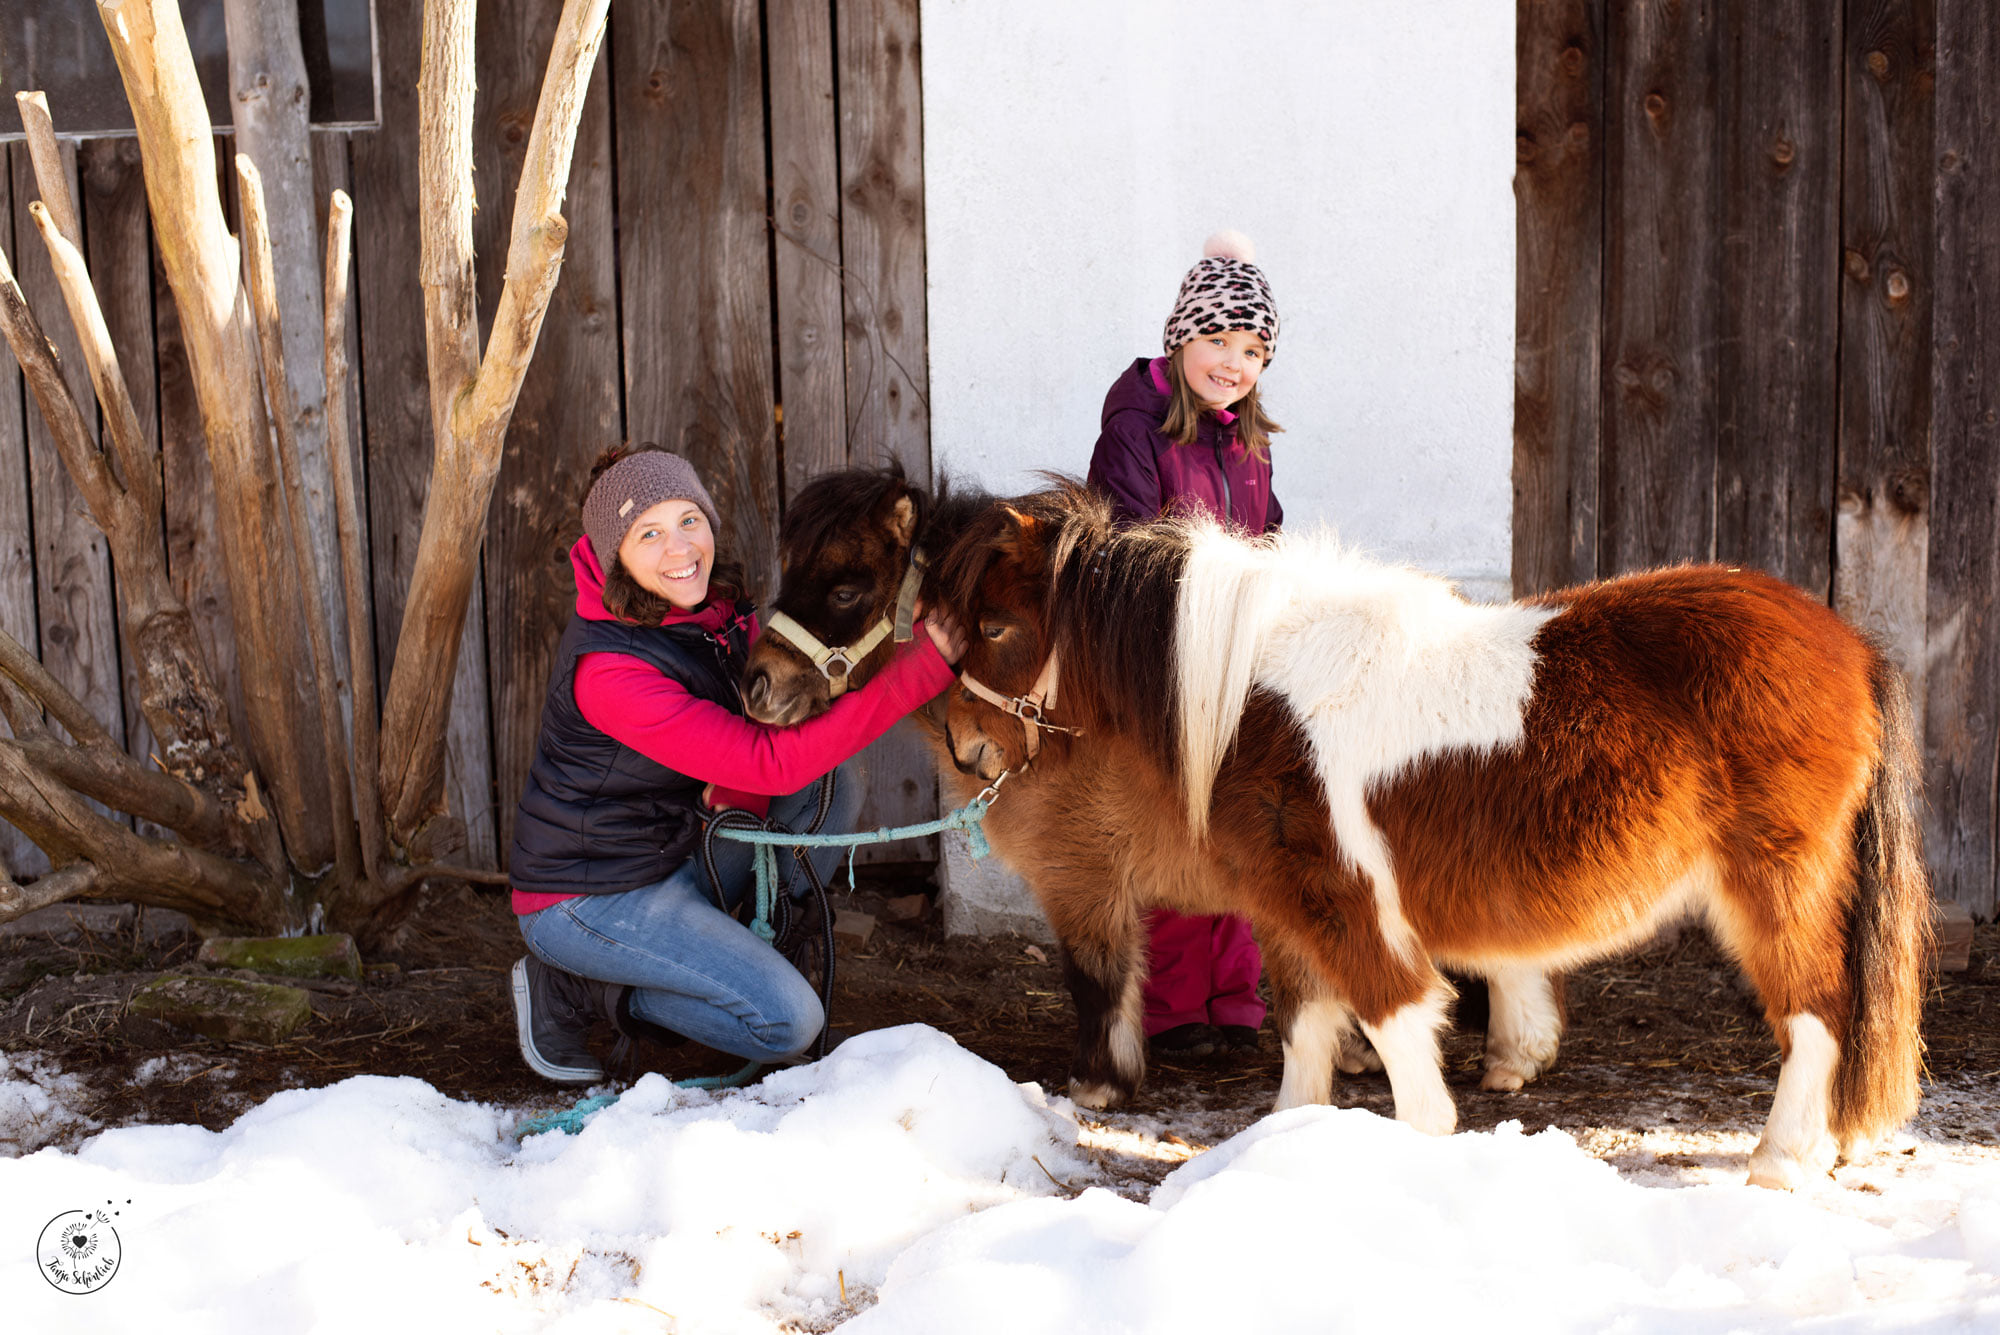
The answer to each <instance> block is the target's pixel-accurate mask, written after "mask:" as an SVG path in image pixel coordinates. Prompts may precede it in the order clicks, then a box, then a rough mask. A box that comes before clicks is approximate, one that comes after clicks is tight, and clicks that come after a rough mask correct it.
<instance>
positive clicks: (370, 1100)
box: [0, 1026, 2000, 1335]
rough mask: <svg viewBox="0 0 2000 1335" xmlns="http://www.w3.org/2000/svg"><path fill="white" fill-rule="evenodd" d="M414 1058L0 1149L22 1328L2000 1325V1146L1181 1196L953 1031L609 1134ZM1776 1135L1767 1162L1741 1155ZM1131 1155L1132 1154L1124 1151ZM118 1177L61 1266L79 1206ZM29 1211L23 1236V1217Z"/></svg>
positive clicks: (1355, 1170) (1412, 1157)
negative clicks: (1112, 1155) (1774, 1177)
mask: <svg viewBox="0 0 2000 1335" xmlns="http://www.w3.org/2000/svg"><path fill="white" fill-rule="evenodd" d="M516 1117H517V1114H516V1113H514V1112H511V1111H508V1110H505V1109H500V1108H495V1107H491V1106H485V1105H478V1104H467V1103H459V1102H455V1101H453V1100H450V1099H447V1098H445V1097H443V1096H442V1095H440V1094H438V1093H437V1092H436V1091H435V1090H433V1089H431V1088H430V1087H429V1086H428V1085H426V1084H424V1083H422V1082H421V1081H417V1080H410V1079H386V1078H381V1077H361V1078H357V1079H353V1080H348V1081H345V1082H343V1083H341V1084H339V1085H335V1086H333V1087H331V1088H328V1089H322V1090H316V1091H295V1092H290V1093H285V1094H280V1095H277V1096H275V1097H273V1098H271V1099H270V1100H268V1101H267V1102H266V1103H265V1104H264V1105H262V1106H261V1107H259V1108H257V1109H255V1110H254V1111H252V1112H250V1113H248V1114H246V1115H245V1116H243V1117H242V1118H241V1119H239V1120H238V1121H237V1122H236V1123H235V1124H234V1125H233V1126H231V1127H230V1128H229V1129H227V1130H226V1131H222V1132H209V1131H205V1130H202V1129H200V1128H197V1127H186V1126H178V1127H128V1128H124V1129H120V1130H114V1131H107V1132H104V1133H103V1134H100V1135H98V1136H97V1137H96V1138H95V1139H93V1140H91V1141H90V1142H88V1143H87V1144H86V1145H85V1146H84V1147H83V1148H82V1149H81V1150H80V1151H79V1152H78V1153H76V1154H74V1155H68V1154H63V1153H60V1152H58V1151H56V1150H53V1149H51V1150H45V1151H43V1152H41V1153H39V1154H34V1155H31V1156H29V1157H27V1158H23V1159H17V1160H0V1292H5V1293H6V1294H7V1295H8V1298H9V1309H8V1318H9V1323H10V1327H11V1326H19V1328H21V1329H24V1330H25V1329H63V1330H71V1331H93V1330H102V1331H127V1330H132V1329H146V1330H148V1331H200V1332H223V1333H225V1335H228V1333H233V1332H244V1333H245V1335H249V1333H250V1332H261V1331H265V1330H284V1331H326V1332H351V1331H357V1330H359V1331H367V1330H395V1331H399V1330H414V1329H439V1330H461V1329H466V1330H471V1329H477V1330H500V1331H561V1332H565V1333H569V1332H598V1331H617V1330H644V1331H658V1330H673V1331H680V1332H722V1333H725V1335H735V1333H737V1332H760V1333H765V1332H774V1331H778V1330H827V1329H831V1328H833V1327H834V1326H837V1325H841V1324H842V1323H843V1322H844V1323H846V1328H847V1329H851V1330H852V1331H854V1332H856V1335H885V1333H887V1335H904V1333H906V1332H907V1333H909V1335H918V1333H921V1335H933V1333H934V1332H937V1331H944V1330H948V1331H952V1332H955V1333H956V1332H982V1331H991V1332H996V1335H997V1333H998V1332H1006V1335H1034V1333H1035V1332H1043V1331H1047V1332H1070V1331H1077V1330H1093V1331H1104V1332H1133V1333H1134V1335H1137V1333H1139V1332H1146V1333H1148V1335H1150V1333H1151V1332H1165V1333H1169V1335H1171V1333H1172V1332H1181V1331H1187V1332H1196V1331H1200V1332H1209V1331H1215V1330H1242V1331H1256V1332H1283V1331H1305V1330H1312V1331H1329V1330H1357V1331H1359V1330H1371V1331H1372V1330H1382V1329H1443V1328H1449V1326H1450V1325H1451V1324H1456V1325H1457V1326H1458V1327H1459V1328H1462V1329H1478V1330H1481V1331H1486V1330H1500V1331H1511V1330H1524V1331H1525V1330H1535V1331H1550V1330H1554V1331H1565V1330H1592V1331H1595V1330H1618V1331H1626V1332H1646V1331H1676V1332H1679V1331H1716V1332H1722V1331H1729V1330H1737V1329H1772V1328H1786V1327H1798V1328H1812V1329H1827V1330H1838V1331H1856V1330H1885V1331H1887V1330H1895V1331H1907V1330H1926V1329H1936V1330H1942V1329H1947V1328H1965V1327H1976V1326H1979V1325H1983V1324H1984V1325H1990V1324H1994V1323H1996V1322H2000V1156H1996V1155H1994V1154H1993V1153H1992V1152H1991V1151H1981V1150H1973V1149H1961V1148H1958V1147H1944V1146H1936V1145H1919V1146H1917V1147H1915V1148H1916V1150H1917V1152H1916V1153H1913V1154H1910V1155H1902V1154H1895V1155H1889V1156H1886V1157H1883V1158H1878V1159H1875V1160H1871V1161H1869V1162H1868V1163H1866V1164H1863V1165H1861V1166H1859V1167H1856V1168H1851V1169H1846V1170H1843V1172H1842V1175H1841V1179H1840V1181H1839V1182H1838V1183H1833V1182H1828V1183H1826V1184H1824V1185H1819V1184H1816V1185H1815V1187H1814V1188H1813V1189H1812V1190H1811V1191H1809V1192H1806V1193H1802V1194H1801V1195H1800V1196H1798V1197H1790V1196H1782V1195H1776V1194H1773V1193H1769V1192H1763V1191H1758V1190H1755V1189H1752V1188H1749V1187H1745V1186H1741V1185H1738V1183H1740V1180H1741V1177H1740V1172H1741V1170H1740V1168H1737V1169H1735V1170H1734V1171H1732V1172H1731V1173H1730V1174H1729V1175H1730V1176H1731V1177H1732V1178H1733V1179H1734V1180H1733V1181H1731V1182H1730V1183H1729V1184H1727V1185H1700V1186H1691V1187H1681V1188H1678V1189H1673V1188H1663V1187H1652V1186H1646V1185H1642V1184H1640V1183H1636V1182H1633V1181H1631V1180H1629V1179H1626V1178H1621V1177H1620V1176H1619V1175H1618V1173H1617V1172H1616V1171H1615V1170H1613V1169H1612V1168H1611V1167H1610V1166H1608V1165H1606V1164H1604V1163H1602V1162H1600V1161H1598V1160H1596V1159H1593V1158H1592V1157H1590V1156H1589V1155H1588V1154H1586V1153H1585V1152H1583V1151H1582V1150H1581V1149H1579V1148H1578V1146H1577V1145H1576V1143H1575V1142H1574V1141H1573V1140H1571V1139H1570V1137H1568V1136H1567V1135H1564V1134H1563V1133H1561V1132H1555V1131H1549V1132H1543V1133H1540V1134H1536V1135H1524V1134H1522V1132H1521V1131H1520V1129H1519V1128H1518V1127H1517V1126H1513V1125H1509V1126H1504V1127H1502V1128H1501V1129H1500V1130H1498V1131H1496V1132H1492V1133H1484V1134H1464V1135H1459V1136H1455V1137H1451V1138H1449V1139H1444V1140H1431V1139H1427V1138H1425V1137H1422V1136H1419V1135H1416V1134H1415V1133H1413V1132H1411V1131H1409V1130H1408V1129H1407V1128H1405V1127H1402V1126H1399V1125H1397V1124H1395V1123H1393V1122H1389V1121H1385V1120H1383V1119H1381V1118H1379V1117H1376V1116H1374V1115H1373V1114H1370V1113H1367V1112H1363V1111H1358V1110H1337V1109H1328V1108H1310V1109H1299V1110H1296V1111H1294V1112H1291V1113H1286V1114H1282V1115H1279V1116H1275V1117H1269V1118H1266V1119H1264V1120H1263V1121H1262V1122H1259V1123H1257V1124H1256V1125H1255V1126H1253V1127H1252V1128H1251V1129H1249V1130H1248V1131H1246V1132H1244V1133H1243V1134H1241V1135H1239V1136H1237V1137H1235V1138H1234V1139H1232V1140H1230V1141H1228V1142H1227V1143H1225V1144H1223V1145H1221V1146H1219V1147H1217V1148H1215V1149H1214V1150H1211V1151H1209V1152H1208V1153H1206V1154H1203V1155H1200V1156H1198V1157H1196V1158H1194V1159H1193V1160H1191V1161H1190V1162H1188V1163H1186V1164H1185V1165H1184V1166H1182V1167H1181V1168H1179V1169H1177V1170H1176V1171H1175V1172H1173V1173H1172V1174H1171V1175H1170V1176H1169V1177H1168V1178H1167V1179H1166V1181H1165V1182H1164V1183H1162V1184H1161V1185H1160V1186H1159V1187H1158V1188H1157V1189H1155V1190H1154V1191H1153V1192H1152V1195H1151V1199H1150V1200H1149V1201H1145V1202H1140V1201H1134V1200H1129V1199H1126V1198H1123V1197H1120V1196H1118V1195H1115V1194H1113V1193H1112V1192H1110V1191H1106V1190H1103V1189H1101V1188H1091V1189H1088V1190H1084V1191H1083V1192H1082V1193H1081V1194H1080V1195H1076V1196H1074V1197H1073V1198H1066V1197H1065V1196H1064V1195H1063V1194H1062V1193H1061V1191H1060V1190H1059V1186H1058V1184H1059V1183H1070V1184H1079V1183H1087V1182H1089V1181H1091V1180H1093V1177H1094V1176H1095V1175H1096V1174H1098V1173H1099V1171H1100V1170H1099V1169H1098V1167H1097V1166H1096V1165H1095V1164H1093V1163H1092V1162H1091V1161H1089V1160H1088V1159H1087V1158H1086V1157H1085V1156H1084V1155H1083V1154H1082V1153H1080V1152H1079V1151H1078V1149H1077V1148H1076V1146H1077V1141H1078V1128H1077V1125H1076V1123H1075V1122H1074V1120H1072V1119H1071V1118H1070V1117H1069V1116H1068V1115H1067V1112H1066V1109H1065V1107H1064V1106H1063V1105H1061V1104H1058V1105H1057V1106H1056V1107H1053V1108H1052V1107H1050V1106H1049V1104H1048V1103H1047V1102H1046V1101H1045V1100H1044V1098H1043V1097H1042V1094H1041V1092H1040V1091H1039V1090H1038V1089H1036V1088H1035V1087H1033V1086H1017V1085H1015V1084H1013V1083H1012V1082H1011V1081H1009V1080H1008V1079H1007V1077H1006V1076H1005V1075H1004V1074H1003V1073H1002V1072H1000V1071H999V1070H998V1069H996V1068H994V1067H992V1066H990V1065H988V1064H987V1063H985V1062H983V1061H981V1060H979V1059H977V1058H975V1057H973V1056H971V1055H970V1054H968V1053H966V1052H965V1051H963V1050H962V1049H960V1048H959V1047H958V1046H957V1045H956V1044H955V1043H953V1042H952V1041H951V1040H950V1039H949V1038H947V1037H945V1036H944V1035H942V1034H939V1033H937V1032H935V1031H934V1030H930V1029H927V1028H923V1027H920V1026H907V1027H904V1028H900V1029H892V1030H885V1031H880V1032H877V1033H872V1034H866V1035H863V1036H861V1037H859V1038H856V1039H852V1040H850V1041H848V1042H847V1043H845V1044H843V1045H842V1046H841V1047H840V1048H839V1049H838V1050H837V1051H836V1052H835V1053H834V1054H833V1055H832V1056H831V1057H829V1058H827V1059H826V1060H825V1061H822V1062H819V1063H817V1064H815V1065H812V1066H806V1067H799V1068H796V1069H793V1070H789V1071H784V1072H781V1073H779V1074H777V1075H774V1076H772V1077H770V1078H768V1079H767V1080H765V1081H764V1082H763V1083H762V1084H760V1085H758V1086H757V1087H755V1088H754V1089H751V1090H747V1091H741V1092H736V1093H730V1094H723V1095H710V1094H705V1093H698V1092H692V1091H684V1090H677V1089H675V1088H673V1087H672V1086H671V1085H669V1084H668V1083H667V1082H666V1081H664V1080H662V1079H659V1078H658V1077H650V1078H648V1079H647V1080H645V1081H642V1082H641V1083H640V1084H639V1085H638V1086H636V1087H635V1088H633V1089H632V1090H631V1091H629V1092H628V1093H627V1094H626V1095H625V1096H624V1097H623V1098H622V1099H621V1100H619V1102H618V1103H616V1104H614V1105H613V1106H612V1107H611V1108H609V1109H607V1110H606V1111H605V1112H603V1113H601V1114H599V1115H598V1116H597V1117H596V1118H595V1119H594V1120H592V1122H591V1123H590V1124H589V1126H588V1127H587V1128H586V1129H585V1130H584V1132H583V1134H581V1135H579V1136H574V1137H571V1136H564V1135H560V1134H550V1135H543V1136H536V1137H531V1138H530V1139H529V1140H528V1141H527V1142H526V1143H525V1144H519V1145H517V1144H516V1143H515V1141H514V1139H513V1136H512V1135H511V1132H512V1129H513V1127H514V1124H515V1120H516ZM1739 1162H1740V1161H1739ZM1099 1180H1101V1179H1099ZM97 1201H103V1202H107V1203H114V1202H115V1208H116V1209H117V1211H118V1214H117V1225H116V1226H117V1229H118V1232H119V1236H120V1240H121V1242H122V1248H123V1256H124V1262H123V1268H122V1269H121V1270H120V1271H119V1273H118V1275H117V1277H116V1279H115V1280H114V1281H113V1282H112V1283H111V1284H109V1285H108V1286H107V1287H105V1288H104V1289H103V1290H101V1291H99V1292H96V1293H92V1294H89V1295H87V1296H71V1295H67V1294H60V1293H58V1292H56V1291H55V1290H54V1289H53V1288H51V1287H49V1286H48V1285H46V1284H43V1283H42V1282H41V1281H40V1280H39V1279H37V1278H36V1277H34V1276H31V1275H30V1274H29V1273H28V1271H29V1270H31V1269H32V1268H33V1266H34V1261H33V1256H32V1251H31V1247H32V1244H33V1241H34V1239H35V1238H36V1237H37V1235H38V1232H39V1230H40V1229H41V1227H42V1226H43V1224H44V1223H46V1222H47V1221H49V1220H50V1219H52V1218H54V1217H55V1216H57V1215H58V1214H61V1213H63V1212H65V1211H67V1210H71V1209H78V1208H83V1207H86V1206H91V1205H93V1204H95V1203H96V1202H97ZM6 1239H13V1241H11V1242H8V1241H6Z"/></svg>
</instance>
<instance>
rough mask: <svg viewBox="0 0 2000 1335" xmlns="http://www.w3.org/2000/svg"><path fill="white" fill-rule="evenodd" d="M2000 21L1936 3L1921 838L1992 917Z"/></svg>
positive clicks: (1999, 750)
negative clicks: (1926, 820)
mask: <svg viewBox="0 0 2000 1335" xmlns="http://www.w3.org/2000/svg"><path fill="white" fill-rule="evenodd" d="M1995 70H2000V15H1996V14H1995V13H1994V11H1993V7H1992V6H1991V5H1988V4H1985V3H1983V2H1982V0H1938V3H1937V130H1936V135H1937V138H1936V146H1935V158H1934V160H1935V162H1936V163H1937V177H1936V180H1937V274H1938V283H1937V290H1936V292H1935V294H1934V302H1933V306H1932V316H1933V328H1934V329H1935V331H1936V332H1935V336H1934V337H1935V339H1936V352H1935V358H1936V360H1935V363H1934V365H1933V379H1932V386H1933V388H1932V395H1933V398H1932V403H1933V410H1934V417H1933V421H1932V455H1931V467H1932V474H1931V482H1932V490H1931V522H1930V560H1929V567H1928V574H1929V579H1928V587H1929V606H1928V608H1927V609H1926V610H1927V616H1928V621H1929V637H1928V642H1927V644H1926V647H1925V654H1926V660H1927V663H1928V668H1929V671H1928V673H1927V683H1926V684H1927V696H1928V699H1927V707H1926V726H1925V743H1926V745H1925V748H1924V749H1925V752H1926V754H1927V756H1928V759H1929V764H1928V766H1927V769H1926V773H1925V781H1926V785H1927V787H1928V790H1929V797H1930V824H1929V826H1928V828H1927V831H1926V834H1927V837H1928V841H1929V842H1928V851H1929V853H1930V859H1931V869H1932V875H1933V878H1934V880H1935V883H1936V885H1937V890H1938V894H1939V896H1940V897H1941V898H1944V899H1952V900H1956V901H1957V902H1959V903H1961V904H1963V905H1965V906H1966V907H1967V908H1969V909H1971V910H1972V912H1973V913H1974V914H1976V915H1978V916H1979V917H1981V918H1992V917H1993V916H1994V914H1995V910H1996V909H2000V891H1997V890H1996V885H1995V874H1996V861H2000V859H1996V857H1995V843H1996V840H2000V824H1997V823H1996V811H2000V738H1997V737H1996V731H2000V730H1996V728H1995V721H1996V720H2000V320H1996V319H1995V318H1994V313H1993V294H1994V293H1995V292H2000V164H1996V162H1995V160H1994V151H1993V147H1994V139H1993V127H1994V126H1995V125H1996V124H2000V83H1996V82H1995V80H1994V77H1993V72H1994V71H1995Z"/></svg>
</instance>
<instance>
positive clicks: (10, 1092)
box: [0, 1052, 97, 1154]
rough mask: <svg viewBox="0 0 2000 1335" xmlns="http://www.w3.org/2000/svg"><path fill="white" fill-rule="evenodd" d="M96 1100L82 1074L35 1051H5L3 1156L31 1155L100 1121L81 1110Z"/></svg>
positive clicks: (0, 1066) (0, 1060) (0, 1106)
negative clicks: (65, 1070) (66, 1134)
mask: <svg viewBox="0 0 2000 1335" xmlns="http://www.w3.org/2000/svg"><path fill="white" fill-rule="evenodd" d="M89 1100H90V1088H89V1086H88V1085H87V1084H86V1083H85V1082H84V1079H83V1077H82V1076H76V1075H66V1074H64V1073H63V1072H62V1071H60V1070H58V1069H57V1067H56V1065H55V1063H53V1062H51V1061H49V1060H48V1059H47V1058H45V1057H42V1056H40V1055H38V1054H36V1053H33V1052H16V1053H5V1052H0V1154H27V1153H30V1152H32V1151H34V1150H38V1149H40V1148H41V1147H42V1146H44V1145H46V1144H48V1143H49V1142H50V1141H52V1140H55V1139H56V1138H57V1137H59V1136H61V1135H62V1134H63V1133H64V1132H66V1131H69V1130H71V1129H73V1128H84V1129H88V1128H92V1127H95V1126H96V1125H97V1123H96V1122H94V1121H92V1120H91V1119H90V1118H88V1117H86V1116H84V1115H83V1114H82V1113H81V1112H78V1111H77V1108H78V1106H79V1105H82V1104H86V1103H88V1102H89Z"/></svg>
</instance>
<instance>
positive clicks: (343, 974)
mask: <svg viewBox="0 0 2000 1335" xmlns="http://www.w3.org/2000/svg"><path fill="white" fill-rule="evenodd" d="M195 959H196V962H198V963H201V964H205V965H207V966H208V967H209V968H211V969H249V970H251V971H252V972H254V973H269V974H276V975H277V976H278V977H280V978H347V979H352V980H353V981H355V982H360V981H361V952H360V951H358V950H356V949H355V948H354V938H353V937H351V936H348V935H346V934H344V933H338V932H336V933H331V934H329V935H326V936H213V937H210V938H209V939H208V940H206V941H204V942H202V943H201V953H200V954H199V955H197V956H195Z"/></svg>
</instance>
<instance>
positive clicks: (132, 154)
mask: <svg viewBox="0 0 2000 1335" xmlns="http://www.w3.org/2000/svg"><path fill="white" fill-rule="evenodd" d="M77 158H78V170H79V172H80V174H81V177H82V184H83V193H82V196H81V198H79V199H78V201H77V203H78V207H79V210H80V212H81V213H82V214H83V233H84V241H85V248H86V250H87V251H88V256H87V258H88V262H89V265H90V282H91V286H92V287H94V288H95V289H96V290H97V304H98V306H99V307H100V308H102V310H103V311H104V323H105V326H106V327H107V328H108V329H109V330H110V332H111V346H112V347H113V348H114V349H116V350H117V353H118V364H119V367H120V369H121V370H122V371H123V372H124V376H125V385H126V389H127V390H128V391H129V392H130V393H131V396H132V407H133V409H134V410H135V411H136V412H137V413H138V416H139V425H140V427H141V428H142V429H143V430H144V431H145V436H146V442H147V444H149V445H152V446H154V447H157V446H158V444H159V438H160V437H159V388H158V380H157V378H156V377H155V375H154V369H153V254H152V248H151V247H152V241H151V231H150V228H149V226H148V215H147V212H146V180H145V176H144V173H143V171H142V169H141V165H140V162H139V142H138V140H136V139H92V140H85V141H84V142H83V143H82V144H81V145H80V146H79V149H78V154H77ZM111 573H112V578H113V580H116V579H117V578H118V574H119V572H118V571H117V570H116V569H114V570H113V571H112V572H111ZM114 616H116V617H117V620H118V623H119V624H118V647H119V667H120V674H121V679H122V696H123V702H124V710H125V749H126V750H127V751H129V752H131V753H132V754H133V755H134V756H137V757H139V758H140V759H142V760H144V759H146V758H147V757H149V756H151V755H152V753H153V751H154V742H153V730H152V729H151V728H150V727H149V726H148V725H147V723H146V718H145V715H144V714H142V713H141V712H140V710H139V693H140V684H139V674H138V671H137V660H136V658H135V657H134V655H133V654H132V653H131V652H130V650H129V648H128V646H127V641H126V639H125V630H124V626H123V624H122V622H123V617H122V616H120V615H118V613H117V611H116V609H114ZM137 828H138V829H139V831H140V833H142V834H147V835H151V836H153V837H156V838H157V837H160V836H162V835H164V834H165V833H166V832H165V831H163V830H161V829H160V828H159V827H157V826H154V825H151V824H149V823H145V822H141V823H140V824H139V825H138V826H137Z"/></svg>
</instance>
